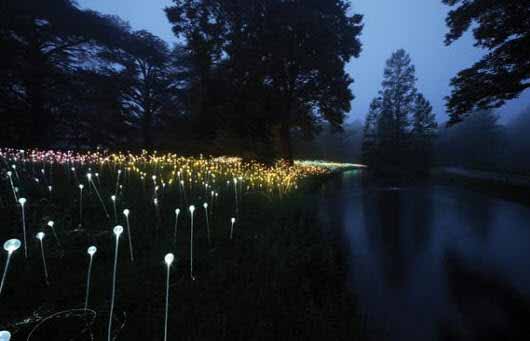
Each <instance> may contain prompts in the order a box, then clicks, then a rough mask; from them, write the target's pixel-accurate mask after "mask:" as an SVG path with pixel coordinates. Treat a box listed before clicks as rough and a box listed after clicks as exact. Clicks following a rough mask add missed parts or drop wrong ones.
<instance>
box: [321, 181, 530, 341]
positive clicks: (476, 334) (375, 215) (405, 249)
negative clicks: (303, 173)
mask: <svg viewBox="0 0 530 341" xmlns="http://www.w3.org/2000/svg"><path fill="white" fill-rule="evenodd" d="M321 200H322V204H321V207H322V219H323V221H324V222H326V223H327V224H326V225H327V226H328V228H331V229H335V230H337V231H338V233H339V235H341V236H342V238H343V243H344V245H345V249H346V250H348V252H349V254H350V258H351V260H352V262H351V263H352V266H351V281H352V287H353V288H354V289H355V291H356V292H357V293H358V297H359V301H360V302H359V304H360V310H361V313H362V315H363V316H365V318H366V319H367V323H366V330H365V332H366V334H367V339H374V340H381V339H388V340H461V339H462V340H484V339H488V340H489V339H492V337H495V338H496V339H498V338H500V337H504V338H505V339H506V340H518V339H524V340H526V339H527V338H526V335H530V331H529V330H528V329H529V328H530V327H525V326H530V313H529V311H530V309H528V308H529V307H530V257H528V250H529V249H530V248H529V246H530V224H529V223H530V209H529V208H528V207H525V206H522V205H519V204H516V203H511V202H507V201H504V200H500V199H496V198H493V197H489V196H486V195H483V194H478V193H473V192H470V191H466V190H462V189H458V188H454V187H446V186H432V185H425V186H418V187H401V188H392V187H385V186H377V185H370V184H367V183H362V184H361V176H360V175H359V174H358V173H346V174H344V175H343V176H341V177H338V178H337V179H335V180H333V181H332V182H330V183H329V184H328V185H327V186H326V188H325V189H324V195H322V199H321ZM525 328H526V329H525ZM526 331H529V333H526ZM519 336H520V337H519Z"/></svg>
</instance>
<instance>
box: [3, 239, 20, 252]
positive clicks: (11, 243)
mask: <svg viewBox="0 0 530 341" xmlns="http://www.w3.org/2000/svg"><path fill="white" fill-rule="evenodd" d="M21 245H22V243H21V242H20V240H18V239H9V240H8V241H6V242H5V243H4V250H6V251H7V252H9V253H13V252H15V251H16V250H18V249H19V248H20V246H21Z"/></svg>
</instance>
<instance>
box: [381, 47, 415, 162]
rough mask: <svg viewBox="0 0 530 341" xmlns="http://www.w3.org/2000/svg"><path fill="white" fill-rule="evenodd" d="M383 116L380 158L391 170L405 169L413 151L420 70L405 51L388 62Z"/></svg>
mask: <svg viewBox="0 0 530 341" xmlns="http://www.w3.org/2000/svg"><path fill="white" fill-rule="evenodd" d="M383 77H384V78H383V83H382V89H381V91H380V97H381V113H380V115H379V118H378V122H377V126H378V131H377V134H378V157H379V158H380V159H381V160H380V162H381V163H382V164H384V165H385V167H386V168H389V169H402V168H403V164H404V163H405V162H404V161H405V159H406V158H405V155H406V153H407V149H408V147H409V144H410V141H409V134H410V131H411V114H412V112H413V109H414V100H415V98H416V95H417V90H416V69H415V67H414V65H412V62H411V59H410V56H409V55H408V54H407V53H406V52H405V50H402V49H400V50H397V51H396V52H394V53H393V54H392V56H391V57H390V58H389V59H388V61H387V62H386V67H385V71H384V75H383Z"/></svg>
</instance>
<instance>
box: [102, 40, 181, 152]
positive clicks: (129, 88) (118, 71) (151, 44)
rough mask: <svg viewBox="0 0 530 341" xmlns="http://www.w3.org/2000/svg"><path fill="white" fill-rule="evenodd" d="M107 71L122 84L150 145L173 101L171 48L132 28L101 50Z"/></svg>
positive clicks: (135, 120)
mask: <svg viewBox="0 0 530 341" xmlns="http://www.w3.org/2000/svg"><path fill="white" fill-rule="evenodd" d="M100 56H101V57H103V58H104V59H105V60H106V61H107V62H109V66H107V73H108V74H109V75H111V76H112V77H113V78H114V79H115V81H116V83H117V84H119V86H120V88H121V90H122V95H123V103H124V105H125V106H126V107H127V109H128V112H129V115H130V118H129V120H130V122H131V123H132V124H135V125H137V126H139V128H140V131H141V136H142V145H143V147H144V148H146V149H150V148H152V147H153V144H154V141H153V139H154V136H153V135H154V133H153V130H154V129H155V127H156V125H157V123H158V122H159V119H160V116H161V115H162V111H163V110H166V109H167V110H168V109H169V108H168V106H169V104H171V103H173V102H172V100H171V97H172V95H173V93H174V92H173V87H174V86H175V84H174V81H175V78H173V77H172V73H171V71H172V69H171V52H170V50H169V47H168V46H167V44H166V43H165V42H164V41H163V40H162V39H160V38H158V37H156V36H154V35H153V34H151V33H149V32H147V31H143V30H142V31H136V32H131V33H130V34H128V35H127V37H126V38H125V39H123V41H122V42H121V43H120V45H118V46H114V47H110V48H108V49H106V50H105V51H104V52H102V53H101V54H100Z"/></svg>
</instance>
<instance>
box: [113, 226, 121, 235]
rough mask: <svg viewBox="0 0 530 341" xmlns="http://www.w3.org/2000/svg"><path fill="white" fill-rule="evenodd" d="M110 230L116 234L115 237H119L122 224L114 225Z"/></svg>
mask: <svg viewBox="0 0 530 341" xmlns="http://www.w3.org/2000/svg"><path fill="white" fill-rule="evenodd" d="M112 231H113V232H114V234H115V235H116V237H119V236H120V234H122V233H123V226H121V225H116V226H114V229H112Z"/></svg>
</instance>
